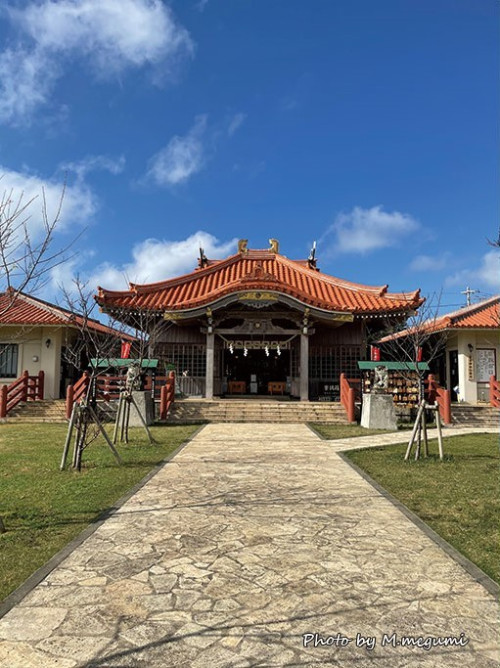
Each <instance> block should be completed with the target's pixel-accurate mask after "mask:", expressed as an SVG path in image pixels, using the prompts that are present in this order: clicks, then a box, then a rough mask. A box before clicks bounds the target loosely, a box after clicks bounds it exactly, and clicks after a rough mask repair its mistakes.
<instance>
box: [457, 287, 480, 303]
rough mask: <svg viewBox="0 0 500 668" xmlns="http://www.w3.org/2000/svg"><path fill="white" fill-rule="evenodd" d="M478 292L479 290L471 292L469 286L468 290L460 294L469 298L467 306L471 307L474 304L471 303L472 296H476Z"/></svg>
mask: <svg viewBox="0 0 500 668" xmlns="http://www.w3.org/2000/svg"><path fill="white" fill-rule="evenodd" d="M476 292H477V290H471V288H469V286H467V288H466V289H465V290H462V292H461V293H460V294H461V295H465V296H466V298H467V306H470V305H471V303H472V302H471V296H472V295H474V294H476Z"/></svg>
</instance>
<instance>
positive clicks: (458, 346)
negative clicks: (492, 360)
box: [446, 330, 500, 403]
mask: <svg viewBox="0 0 500 668" xmlns="http://www.w3.org/2000/svg"><path fill="white" fill-rule="evenodd" d="M469 344H470V345H472V351H470V350H469ZM484 348H486V349H493V350H495V354H496V377H497V378H499V377H500V337H499V334H498V332H497V331H490V330H465V331H463V332H460V331H459V332H457V333H456V334H454V335H452V336H450V338H449V339H448V342H447V345H446V351H447V365H449V356H448V351H450V350H458V378H459V388H460V389H459V395H460V399H461V400H463V401H466V402H468V403H476V402H477V401H478V400H481V399H483V400H484V399H485V400H486V401H487V400H488V393H487V387H488V383H486V382H479V381H478V367H477V358H478V353H477V350H478V349H484ZM447 375H448V378H447V381H448V387H450V384H449V383H450V376H449V368H448V371H447Z"/></svg>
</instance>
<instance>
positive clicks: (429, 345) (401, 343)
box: [372, 294, 446, 401]
mask: <svg viewBox="0 0 500 668" xmlns="http://www.w3.org/2000/svg"><path fill="white" fill-rule="evenodd" d="M440 303H441V297H440V295H436V294H434V295H431V296H430V297H428V298H427V299H426V301H425V302H424V303H423V304H422V306H420V307H419V309H418V311H415V312H413V313H411V314H410V315H409V317H408V319H407V321H406V323H405V324H402V323H401V321H396V320H391V318H386V319H385V321H384V324H385V327H384V329H383V331H382V332H381V331H378V332H377V333H376V335H375V336H376V339H375V342H376V343H377V345H380V347H381V350H382V355H383V357H384V358H385V359H386V360H390V361H394V362H400V363H402V366H403V369H402V371H401V373H402V375H404V376H405V377H406V378H407V379H408V380H412V381H413V382H416V383H418V397H419V401H420V400H422V399H423V386H424V383H423V381H424V377H425V375H426V373H427V370H426V368H425V365H424V364H419V363H420V362H426V363H427V364H428V365H429V366H432V364H433V363H435V362H436V360H437V359H438V358H439V356H440V355H441V354H442V352H443V350H444V347H445V345H446V334H445V333H444V332H443V331H442V330H440V328H439V327H438V320H439V319H440V316H439V307H440ZM372 338H375V337H374V336H373V335H372Z"/></svg>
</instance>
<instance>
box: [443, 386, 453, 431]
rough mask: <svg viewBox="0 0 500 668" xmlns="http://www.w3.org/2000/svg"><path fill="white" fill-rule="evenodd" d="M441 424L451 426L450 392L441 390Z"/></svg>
mask: <svg viewBox="0 0 500 668" xmlns="http://www.w3.org/2000/svg"><path fill="white" fill-rule="evenodd" d="M442 392H443V422H444V423H445V424H451V395H450V390H443V391H442Z"/></svg>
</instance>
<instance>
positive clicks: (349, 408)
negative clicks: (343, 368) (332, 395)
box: [340, 373, 356, 422]
mask: <svg viewBox="0 0 500 668" xmlns="http://www.w3.org/2000/svg"><path fill="white" fill-rule="evenodd" d="M351 382H352V381H350V380H349V379H348V378H347V376H346V375H345V373H341V374H340V403H341V404H342V406H343V407H344V408H345V412H346V413H347V420H348V422H356V403H355V402H356V391H355V389H354V387H352V385H351Z"/></svg>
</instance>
